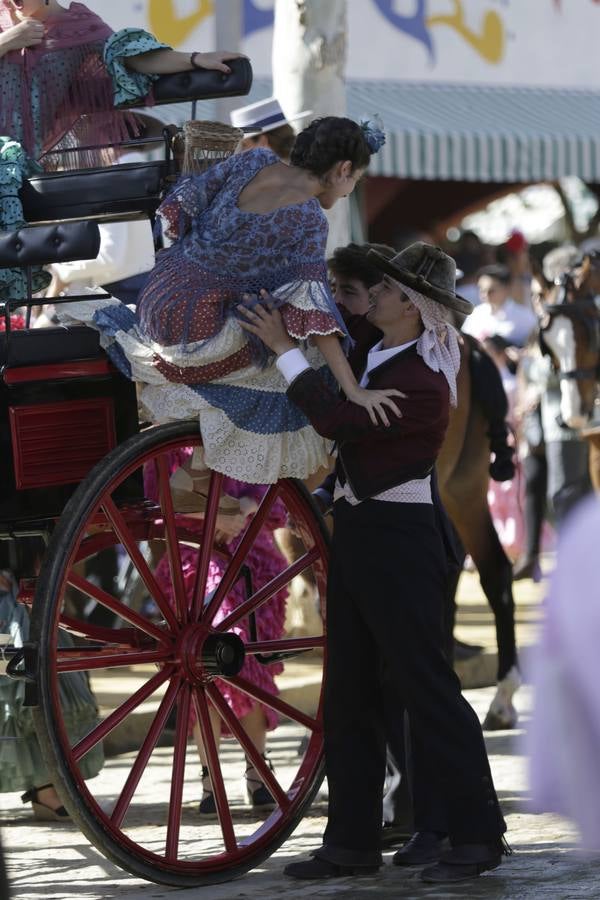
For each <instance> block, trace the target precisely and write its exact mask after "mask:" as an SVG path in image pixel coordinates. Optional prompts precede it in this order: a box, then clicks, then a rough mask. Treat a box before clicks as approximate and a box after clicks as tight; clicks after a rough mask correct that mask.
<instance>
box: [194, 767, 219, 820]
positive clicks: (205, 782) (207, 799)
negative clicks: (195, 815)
mask: <svg viewBox="0 0 600 900" xmlns="http://www.w3.org/2000/svg"><path fill="white" fill-rule="evenodd" d="M198 812H199V813H200V815H201V816H202V817H203V818H206V819H214V818H215V817H216V815H217V804H216V803H215V795H214V794H213V789H212V783H211V780H210V775H209V774H208V767H207V766H202V800H201V801H200V804H199V806H198Z"/></svg>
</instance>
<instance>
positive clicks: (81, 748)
mask: <svg viewBox="0 0 600 900" xmlns="http://www.w3.org/2000/svg"><path fill="white" fill-rule="evenodd" d="M172 674H173V669H172V668H168V669H164V670H163V671H162V672H157V673H156V675H154V676H153V677H152V678H151V679H150V681H148V682H147V683H146V684H144V685H142V687H141V688H139V689H138V690H137V691H136V692H135V694H132V695H131V697H129V698H128V699H127V700H126V701H125V702H124V703H122V704H121V705H120V706H119V707H117V709H115V710H114V711H113V712H112V713H111V714H110V715H109V716H107V717H106V719H104V720H103V721H102V722H100V724H99V725H96V727H95V728H92V730H91V731H90V732H88V734H86V736H85V737H84V738H82V739H81V740H80V741H79V743H77V744H75V746H74V747H73V749H72V751H71V753H72V754H73V759H74V760H75V761H76V762H78V761H79V760H80V759H81V757H82V756H85V754H86V753H88V752H89V751H90V750H91V749H92V747H95V746H96V744H98V743H100V741H102V740H104V738H105V737H106V736H107V734H110V732H111V731H112V730H113V729H114V728H116V727H117V725H120V724H121V722H123V721H124V720H125V719H126V718H127V716H128V715H130V714H131V713H132V712H133V711H134V710H135V709H137V708H138V706H140V704H142V703H143V702H144V701H145V700H147V699H148V697H151V696H152V694H153V693H154V692H155V691H157V690H158V688H159V687H160V686H161V685H162V684H164V683H165V681H167V680H168V679H169V678H170V677H171V675H172Z"/></svg>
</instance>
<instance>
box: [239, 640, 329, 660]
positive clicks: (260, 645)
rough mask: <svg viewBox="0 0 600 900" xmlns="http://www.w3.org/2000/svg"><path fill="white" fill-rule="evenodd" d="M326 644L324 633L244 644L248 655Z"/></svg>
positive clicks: (298, 649) (302, 648)
mask: <svg viewBox="0 0 600 900" xmlns="http://www.w3.org/2000/svg"><path fill="white" fill-rule="evenodd" d="M324 646H325V637H324V635H321V636H320V637H306V638H280V639H277V640H274V641H253V642H251V643H249V644H245V645H244V647H245V650H246V655H247V656H248V655H250V656H252V655H253V654H255V653H293V652H294V651H298V652H300V651H301V650H313V649H314V648H315V647H324Z"/></svg>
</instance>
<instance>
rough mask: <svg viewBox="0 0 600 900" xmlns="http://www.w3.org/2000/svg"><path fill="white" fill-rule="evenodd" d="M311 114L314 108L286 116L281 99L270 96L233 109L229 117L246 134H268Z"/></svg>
mask: <svg viewBox="0 0 600 900" xmlns="http://www.w3.org/2000/svg"><path fill="white" fill-rule="evenodd" d="M310 115H312V109H305V110H303V111H302V112H299V113H294V115H293V116H286V115H285V113H284V112H283V110H282V108H281V105H280V103H279V100H278V99H277V98H276V97H268V98H267V99H266V100H259V101H258V103H250V105H249V106H240V107H239V109H233V110H232V111H231V112H230V114H229V118H230V119H231V124H232V125H233V126H234V128H241V129H243V131H245V132H246V134H248V133H250V132H251V133H252V134H266V132H267V131H273V129H275V128H281V126H282V125H286V124H288V123H289V122H294V121H295V120H296V119H303V118H305V117H306V116H310Z"/></svg>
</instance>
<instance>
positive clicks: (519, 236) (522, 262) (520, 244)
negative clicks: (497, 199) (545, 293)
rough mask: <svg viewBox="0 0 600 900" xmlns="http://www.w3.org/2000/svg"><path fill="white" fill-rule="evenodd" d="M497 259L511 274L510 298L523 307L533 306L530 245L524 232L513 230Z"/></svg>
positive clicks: (500, 248) (499, 250) (498, 252)
mask: <svg viewBox="0 0 600 900" xmlns="http://www.w3.org/2000/svg"><path fill="white" fill-rule="evenodd" d="M496 257H497V260H498V262H499V263H501V264H503V265H505V266H506V268H507V269H508V271H509V272H510V284H509V291H510V296H511V297H512V298H513V300H515V301H516V302H517V303H520V304H521V306H526V307H527V308H528V309H529V308H530V306H531V266H530V265H529V245H528V243H527V241H526V240H525V235H524V234H523V232H522V231H518V230H517V229H513V231H511V233H510V237H509V238H508V240H507V241H506V243H505V244H502V245H501V246H500V247H498V250H497V251H496Z"/></svg>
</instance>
